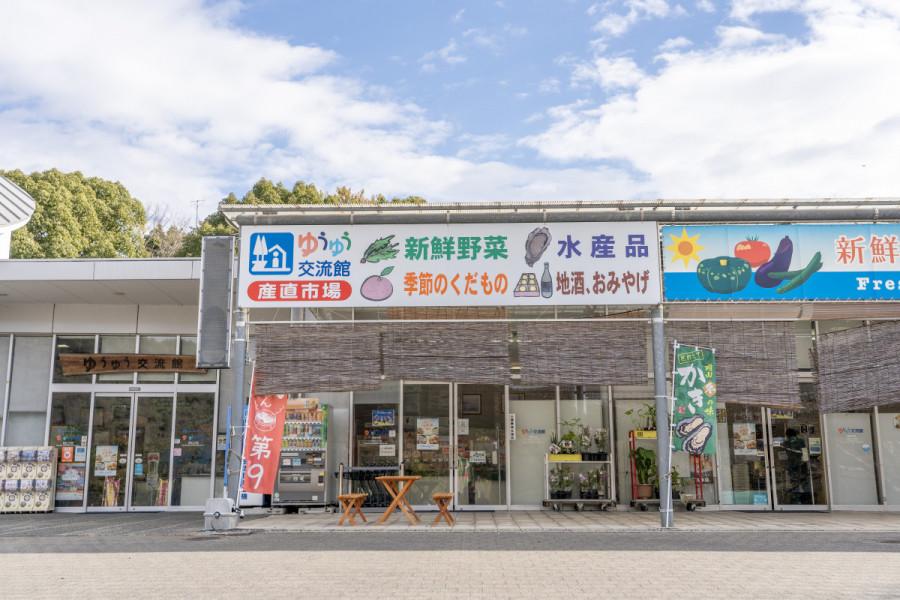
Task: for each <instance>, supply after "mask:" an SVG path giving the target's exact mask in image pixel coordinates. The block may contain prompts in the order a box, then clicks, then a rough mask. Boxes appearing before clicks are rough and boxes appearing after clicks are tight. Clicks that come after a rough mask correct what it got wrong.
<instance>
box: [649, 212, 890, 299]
mask: <svg viewBox="0 0 900 600" xmlns="http://www.w3.org/2000/svg"><path fill="white" fill-rule="evenodd" d="M660 234H661V238H662V244H661V245H662V253H663V254H662V261H663V284H664V288H665V299H666V300H668V301H672V300H748V301H759V300H793V301H798V300H894V301H896V300H897V299H900V224H846V225H698V226H688V227H683V226H666V227H662V228H661V229H660Z"/></svg>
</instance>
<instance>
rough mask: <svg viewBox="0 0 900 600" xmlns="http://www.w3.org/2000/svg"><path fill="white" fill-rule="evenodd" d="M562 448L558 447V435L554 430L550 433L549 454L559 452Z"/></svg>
mask: <svg viewBox="0 0 900 600" xmlns="http://www.w3.org/2000/svg"><path fill="white" fill-rule="evenodd" d="M561 452H562V448H560V447H559V436H558V435H556V432H553V433H551V434H550V454H559V453H561Z"/></svg>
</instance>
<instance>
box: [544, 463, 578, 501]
mask: <svg viewBox="0 0 900 600" xmlns="http://www.w3.org/2000/svg"><path fill="white" fill-rule="evenodd" d="M554 478H555V480H556V489H557V495H556V499H559V500H567V499H569V498H571V497H572V486H573V485H575V469H574V468H573V467H570V466H569V465H559V466H556V467H553V470H552V471H551V473H550V482H551V485H552V484H553V481H554Z"/></svg>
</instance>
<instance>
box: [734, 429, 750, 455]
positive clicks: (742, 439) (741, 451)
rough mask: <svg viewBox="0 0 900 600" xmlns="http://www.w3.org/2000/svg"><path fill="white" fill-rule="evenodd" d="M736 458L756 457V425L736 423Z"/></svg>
mask: <svg viewBox="0 0 900 600" xmlns="http://www.w3.org/2000/svg"><path fill="white" fill-rule="evenodd" d="M732 431H733V434H732V435H733V437H734V440H733V444H734V455H735V456H756V423H735V424H734V427H733V428H732Z"/></svg>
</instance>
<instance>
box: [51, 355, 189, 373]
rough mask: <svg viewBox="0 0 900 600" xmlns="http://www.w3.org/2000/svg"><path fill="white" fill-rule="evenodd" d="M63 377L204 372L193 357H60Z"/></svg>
mask: <svg viewBox="0 0 900 600" xmlns="http://www.w3.org/2000/svg"><path fill="white" fill-rule="evenodd" d="M59 362H60V364H61V365H62V371H63V375H85V374H91V373H119V372H122V371H124V372H126V373H132V372H138V373H206V369H198V368H197V357H196V356H193V355H191V356H180V355H172V354H60V355H59Z"/></svg>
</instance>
